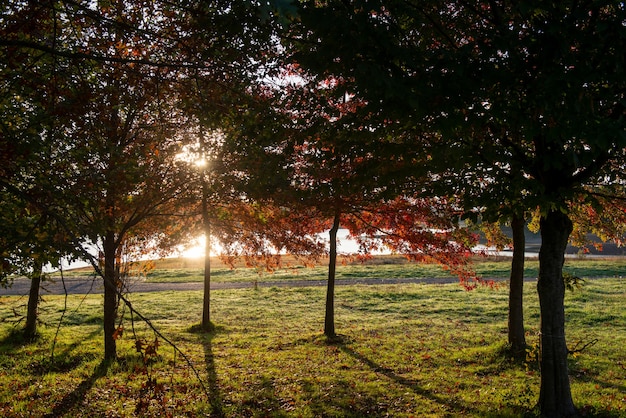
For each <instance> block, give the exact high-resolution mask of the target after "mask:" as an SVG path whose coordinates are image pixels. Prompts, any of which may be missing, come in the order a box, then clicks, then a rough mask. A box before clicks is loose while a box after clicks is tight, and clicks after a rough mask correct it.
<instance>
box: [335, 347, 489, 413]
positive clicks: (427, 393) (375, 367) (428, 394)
mask: <svg viewBox="0 0 626 418" xmlns="http://www.w3.org/2000/svg"><path fill="white" fill-rule="evenodd" d="M336 345H337V347H338V348H339V349H340V350H341V351H343V352H344V353H346V354H347V355H349V356H350V357H352V358H354V359H355V360H357V361H358V362H360V363H362V364H365V365H366V366H368V367H369V368H370V369H372V371H373V372H374V373H377V374H381V375H383V376H385V377H387V378H388V379H390V380H393V381H394V382H396V383H397V384H399V385H402V386H404V387H406V388H408V389H410V390H412V391H413V392H414V393H415V394H417V395H419V396H422V397H424V398H427V399H430V400H431V401H433V402H436V403H438V404H440V405H443V406H445V407H447V408H449V409H450V410H451V411H455V412H459V413H461V412H462V413H468V412H469V413H474V414H478V413H479V412H480V411H478V410H476V408H474V407H471V406H469V405H467V404H466V403H465V402H463V401H460V400H458V399H456V400H455V399H453V398H451V397H449V396H445V395H438V394H437V393H435V392H433V391H431V390H428V389H425V388H423V387H422V386H420V384H419V382H418V381H416V380H413V379H407V378H404V377H402V376H399V375H398V374H396V373H395V372H394V371H393V370H392V369H390V368H388V367H384V366H382V365H380V364H378V363H376V362H375V361H373V360H372V359H369V358H367V357H365V356H364V355H362V354H360V353H358V352H356V351H354V350H353V349H352V348H350V347H349V346H348V344H347V343H346V342H338V343H336Z"/></svg>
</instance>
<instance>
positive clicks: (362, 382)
mask: <svg viewBox="0 0 626 418" xmlns="http://www.w3.org/2000/svg"><path fill="white" fill-rule="evenodd" d="M573 273H574V274H577V273H576V272H573ZM384 274H387V273H384ZM525 292H526V294H525V319H526V324H527V339H528V343H529V345H530V347H529V351H528V356H527V360H526V361H525V362H523V363H515V362H512V361H511V359H510V358H509V357H508V356H507V354H506V345H505V342H506V320H507V318H506V311H507V293H508V289H507V288H506V286H505V285H502V286H500V287H499V288H496V289H490V288H479V289H477V290H474V291H471V292H467V291H465V290H463V288H462V287H460V286H459V285H458V284H445V285H444V284H439V285H425V284H401V285H399V284H398V285H376V286H342V287H341V288H339V289H338V290H337V292H336V329H337V332H338V333H340V334H341V338H340V340H338V341H336V342H332V343H330V342H328V341H326V339H325V338H324V337H323V336H322V328H323V318H324V296H325V291H324V289H323V288H319V287H318V288H316V287H307V288H283V287H281V288H277V287H276V288H259V289H256V290H255V289H251V288H250V289H239V290H216V291H213V292H212V319H213V322H214V324H215V331H214V332H212V333H209V334H205V333H201V332H198V331H197V330H196V329H195V326H194V325H195V324H197V323H198V322H199V319H200V314H201V304H202V293H201V292H156V293H149V294H148V293H146V294H132V295H130V296H129V297H130V300H131V301H132V304H133V306H134V307H135V308H136V309H138V310H139V311H140V312H141V313H142V314H144V315H145V316H146V317H148V318H150V320H151V321H152V323H153V325H154V326H155V327H156V328H157V329H158V330H159V331H160V332H161V333H162V334H163V336H164V337H166V338H167V339H169V340H170V341H172V342H174V343H175V344H176V345H177V346H178V347H179V348H180V349H181V350H182V352H183V353H184V356H185V357H187V359H188V360H189V362H187V361H186V360H185V358H184V356H183V355H182V354H181V353H177V352H175V350H174V349H173V348H172V347H171V346H169V345H168V344H167V342H166V341H165V340H164V338H163V337H155V334H154V333H153V331H152V330H151V329H150V328H149V327H148V326H147V325H146V324H145V323H142V322H141V321H139V320H136V321H135V322H134V323H133V322H132V321H131V318H130V315H129V313H128V309H126V310H124V315H125V317H124V320H123V326H124V329H125V331H124V333H123V335H122V336H121V338H120V339H119V340H118V354H119V360H118V361H117V362H114V363H112V364H103V363H102V324H101V320H100V317H101V310H102V299H101V296H98V295H90V296H86V297H85V296H82V295H73V296H69V297H68V298H67V299H65V298H64V297H63V296H45V297H44V301H43V304H42V312H41V314H42V320H43V321H44V322H45V324H46V325H45V326H42V327H41V331H42V335H41V338H40V339H39V340H38V341H36V342H35V343H26V342H24V341H22V340H21V339H20V338H19V335H17V334H16V332H15V329H16V328H15V327H16V326H18V325H17V323H16V320H17V317H15V316H14V312H16V313H21V312H22V311H23V308H22V307H21V306H20V305H23V304H24V303H25V299H24V298H19V297H15V296H3V297H0V318H2V319H3V322H2V323H0V416H5V417H22V416H24V417H26V416H35V417H39V416H49V417H62V416H65V417H91V416H103V417H105V416H106V417H118V416H123V417H131V416H181V417H182V416H215V417H363V416H372V417H385V416H392V417H429V416H430V417H456V416H467V417H485V416H487V417H489V416H492V417H503V416H511V417H514V416H515V417H517V416H523V415H526V416H535V415H536V411H534V410H533V407H534V404H535V403H536V401H537V396H538V389H539V371H538V367H537V362H536V356H537V351H538V349H537V343H538V327H539V314H538V301H537V297H536V292H535V287H534V285H527V286H526V289H525ZM625 297H626V283H624V282H623V280H620V279H619V278H607V279H595V280H588V281H587V282H586V284H585V285H584V287H583V288H582V289H580V290H576V291H575V292H568V293H567V294H566V313H567V337H568V345H569V347H570V349H575V348H581V347H582V346H584V345H585V344H587V343H593V342H595V343H594V344H590V345H588V346H587V347H586V348H584V349H583V350H582V351H581V352H576V353H574V354H573V355H572V356H571V357H570V371H571V379H572V392H573V396H574V401H575V403H576V404H577V406H578V407H579V408H580V410H581V411H582V412H583V413H584V414H585V416H602V417H626V332H625V330H626V310H624V309H623V301H624V298H625ZM59 324H61V326H60V327H59V328H58V334H57V326H58V325H59ZM155 338H156V341H158V345H157V346H155V345H154V342H155ZM137 339H139V341H142V342H143V343H144V345H143V346H142V347H141V348H142V350H141V353H140V352H138V351H137V349H136V348H137V342H136V341H137ZM146 347H147V349H146ZM150 348H154V349H156V353H155V355H152V356H150V355H148V356H147V357H146V358H145V361H144V357H143V355H144V354H146V353H148V354H150Z"/></svg>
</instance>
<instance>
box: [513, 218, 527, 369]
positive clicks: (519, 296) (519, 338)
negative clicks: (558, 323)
mask: <svg viewBox="0 0 626 418" xmlns="http://www.w3.org/2000/svg"><path fill="white" fill-rule="evenodd" d="M524 226H525V221H524V218H523V217H520V216H517V215H514V216H513V219H512V220H511V229H512V231H513V259H512V260H511V276H510V278H509V345H510V346H511V352H512V353H513V355H514V356H515V357H521V356H524V355H525V353H526V336H525V331H524V309H523V306H524V303H523V295H524V257H525V254H524V252H525V247H526V237H525V236H524Z"/></svg>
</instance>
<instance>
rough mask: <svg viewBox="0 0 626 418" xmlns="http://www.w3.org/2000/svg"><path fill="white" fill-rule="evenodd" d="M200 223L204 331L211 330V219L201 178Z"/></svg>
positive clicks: (205, 186) (202, 325)
mask: <svg viewBox="0 0 626 418" xmlns="http://www.w3.org/2000/svg"><path fill="white" fill-rule="evenodd" d="M202 224H203V227H204V236H205V243H204V300H203V303H202V324H201V327H202V329H203V330H204V331H210V330H211V220H210V219H209V207H208V193H207V184H206V180H205V179H202Z"/></svg>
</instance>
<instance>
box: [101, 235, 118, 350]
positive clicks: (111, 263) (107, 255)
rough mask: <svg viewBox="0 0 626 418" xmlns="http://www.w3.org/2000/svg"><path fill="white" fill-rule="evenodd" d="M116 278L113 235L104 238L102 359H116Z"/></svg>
mask: <svg viewBox="0 0 626 418" xmlns="http://www.w3.org/2000/svg"><path fill="white" fill-rule="evenodd" d="M117 289H118V286H117V277H116V271H115V233H113V232H107V234H106V236H105V237H104V358H105V360H113V359H115V358H116V357H117V346H116V342H115V321H116V319H117Z"/></svg>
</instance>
